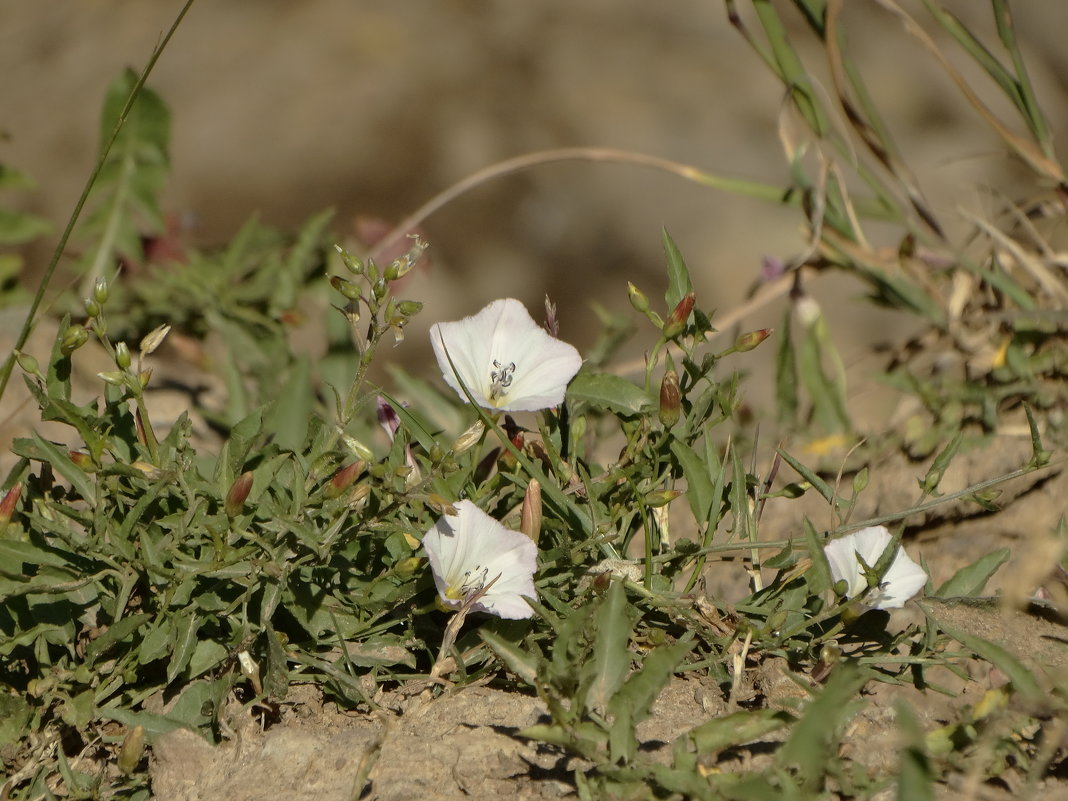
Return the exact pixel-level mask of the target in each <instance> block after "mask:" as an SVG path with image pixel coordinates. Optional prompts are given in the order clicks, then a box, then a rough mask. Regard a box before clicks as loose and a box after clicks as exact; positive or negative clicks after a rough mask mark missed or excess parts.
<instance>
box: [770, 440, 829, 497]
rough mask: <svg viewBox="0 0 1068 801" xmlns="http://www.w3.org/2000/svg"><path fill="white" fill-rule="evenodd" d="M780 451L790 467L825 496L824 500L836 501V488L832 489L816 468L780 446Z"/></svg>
mask: <svg viewBox="0 0 1068 801" xmlns="http://www.w3.org/2000/svg"><path fill="white" fill-rule="evenodd" d="M778 453H779V455H780V456H782V458H783V461H785V462H786V463H787V464H788V465H790V467H792V468H793V469H794V470H796V471H797V472H798V474H799V475H800V476H801V477H802V478H804V479H805V481H807V482H808V483H809V484H811V485H812V486H813V487H814V488H815V490H816V492H818V493H819V494H820V495H822V496H823V498H824V500H826V501H827V503H834V490H833V489H831V485H830V484H828V483H827V482H826V481H824V480H823V479H822V478H820V477H819V475H818V474H817V473H816V472H815V471H814V470H812V469H810V468H809V467H806V466H805V465H804V464H802V463H801V462H799V461H798V460H797V459H795V458H794V457H793V456H791V455H790V454H788V453H787V452H786V451H784V450H783V449H782V448H778Z"/></svg>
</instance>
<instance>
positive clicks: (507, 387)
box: [430, 298, 582, 412]
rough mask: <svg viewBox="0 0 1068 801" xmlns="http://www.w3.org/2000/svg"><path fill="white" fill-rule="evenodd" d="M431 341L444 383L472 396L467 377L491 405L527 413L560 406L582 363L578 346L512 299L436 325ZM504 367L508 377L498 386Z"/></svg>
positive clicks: (474, 392) (480, 399) (473, 389)
mask: <svg viewBox="0 0 1068 801" xmlns="http://www.w3.org/2000/svg"><path fill="white" fill-rule="evenodd" d="M430 342H431V345H432V346H433V348H434V355H435V357H436V358H437V362H438V367H439V368H440V369H441V373H442V376H443V377H444V378H445V382H446V383H447V384H448V385H449V386H450V387H452V388H453V389H454V390H455V391H456V393H457V394H458V395H459V396H460V397H461V398H463V399H464V400H467V396H466V395H465V394H464V392H463V389H462V387H461V384H460V382H461V381H462V382H463V384H464V385H466V386H467V389H468V390H469V391H470V393H471V395H472V396H473V397H474V398H475V400H476V401H477V402H478V403H479V405H481V406H484V407H486V408H489V409H500V410H502V411H510V412H522V411H537V410H539V409H545V408H548V407H550V406H556V405H558V404H559V403H561V402H562V401H563V399H564V393H565V391H566V389H567V384H568V382H570V381H571V379H572V378H574V376H575V373H577V372H578V370H579V368H580V367H581V366H582V357H581V356H580V355H579V352H578V351H577V350H575V348H573V347H572V346H571V345H569V344H567V343H566V342H562V341H561V340H559V339H555V338H554V337H552V336H550V335H549V334H548V333H547V332H546V331H545V330H544V329H543V328H541V327H540V326H539V325H538V324H537V323H535V322H534V320H533V318H532V317H531V316H530V313H529V312H527V310H526V307H525V306H523V304H522V303H520V302H519V301H518V300H515V299H513V298H505V299H502V300H495V301H493V302H492V303H490V304H489V305H488V306H486V307H485V308H484V309H482V310H481V311H480V312H478V314H475V315H473V316H471V317H465V318H464V319H463V320H460V321H458V322H450V323H436V324H435V325H433V326H431V328H430ZM450 358H451V359H452V364H451V365H450V363H449V359H450ZM454 366H455V370H454V369H453V367H454ZM502 371H503V373H504V374H505V375H506V376H507V380H506V382H504V383H503V385H500V384H498V385H497V386H496V387H495V385H494V382H495V380H498V379H497V377H498V376H500V375H501V374H502ZM495 389H496V393H495V392H494V390H495Z"/></svg>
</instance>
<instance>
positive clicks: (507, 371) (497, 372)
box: [490, 359, 515, 400]
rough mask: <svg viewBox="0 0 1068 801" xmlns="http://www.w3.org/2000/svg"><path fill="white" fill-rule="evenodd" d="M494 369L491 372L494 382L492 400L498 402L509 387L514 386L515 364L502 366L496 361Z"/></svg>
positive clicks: (491, 379) (491, 386)
mask: <svg viewBox="0 0 1068 801" xmlns="http://www.w3.org/2000/svg"><path fill="white" fill-rule="evenodd" d="M493 368H494V369H492V370H490V381H492V382H493V383H491V384H490V400H497V399H498V398H499V397H501V395H503V394H504V393H505V390H507V389H508V387H510V386H512V379H513V378H515V362H508V364H503V365H502V364H501V363H500V362H499V361H497V360H496V359H494V360H493Z"/></svg>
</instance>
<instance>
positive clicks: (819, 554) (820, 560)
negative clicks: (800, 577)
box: [802, 517, 831, 593]
mask: <svg viewBox="0 0 1068 801" xmlns="http://www.w3.org/2000/svg"><path fill="white" fill-rule="evenodd" d="M802 528H803V529H804V531H805V544H806V545H807V546H808V556H809V558H810V559H811V560H812V567H810V568H809V570H808V579H807V580H808V586H809V588H810V589H811V590H812V592H814V593H821V592H823V591H824V590H827V589H830V587H831V566H830V564H829V563H828V561H827V554H826V553H824V552H823V545H824V543H823V542H822V541H821V539H820V536H819V535H818V534H817V533H816V529H815V527H814V526H813V525H812V522H811V521H810V520H809V519H808V518H807V517H806V518H805V519H804V521H803V526H802Z"/></svg>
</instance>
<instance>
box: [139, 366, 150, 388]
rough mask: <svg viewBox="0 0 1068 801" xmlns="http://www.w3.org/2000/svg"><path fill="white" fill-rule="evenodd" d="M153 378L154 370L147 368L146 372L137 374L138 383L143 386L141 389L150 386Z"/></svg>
mask: <svg viewBox="0 0 1068 801" xmlns="http://www.w3.org/2000/svg"><path fill="white" fill-rule="evenodd" d="M151 378H152V368H151V367H146V368H145V369H144V370H142V371H141V372H139V373H138V374H137V383H138V384H140V385H141V389H144V388H145V387H147V386H148V382H149V380H150V379H151Z"/></svg>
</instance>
